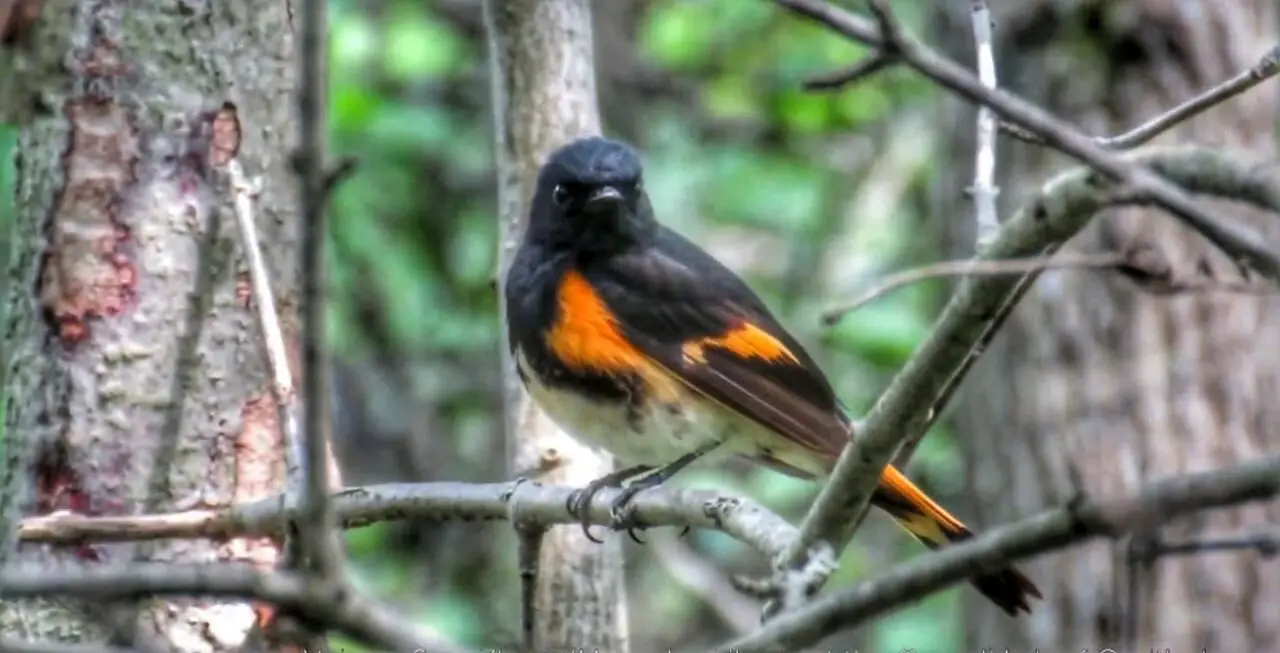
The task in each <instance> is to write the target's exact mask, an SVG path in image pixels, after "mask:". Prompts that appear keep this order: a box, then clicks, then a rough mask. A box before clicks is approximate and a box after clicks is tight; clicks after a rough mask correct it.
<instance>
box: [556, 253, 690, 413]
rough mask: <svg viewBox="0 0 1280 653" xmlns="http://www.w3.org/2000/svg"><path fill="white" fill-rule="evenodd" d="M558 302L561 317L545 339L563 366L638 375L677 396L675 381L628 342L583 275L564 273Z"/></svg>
mask: <svg viewBox="0 0 1280 653" xmlns="http://www.w3.org/2000/svg"><path fill="white" fill-rule="evenodd" d="M557 301H558V302H559V309H560V314H559V317H558V318H557V319H556V321H555V323H554V324H552V325H551V329H550V330H549V331H547V339H546V340H547V347H548V348H549V349H550V350H551V353H552V354H554V355H555V356H556V358H558V359H560V362H561V363H563V364H564V365H565V366H567V367H569V368H571V369H575V370H578V371H581V372H594V373H597V374H618V375H623V374H639V375H640V376H642V377H643V378H644V379H645V380H646V381H647V382H648V383H649V384H650V385H651V386H653V389H654V390H655V391H657V392H658V393H659V395H660V396H663V397H670V396H673V395H674V394H675V392H676V382H675V380H674V379H672V378H671V377H670V376H668V375H667V374H666V373H664V372H663V371H662V370H661V368H660V367H659V366H658V365H657V364H656V363H655V362H654V361H653V360H652V359H650V358H649V357H648V356H646V355H644V353H643V352H641V351H640V350H639V349H637V348H636V347H635V345H632V344H631V342H629V341H628V340H627V338H626V336H624V335H623V334H622V330H621V329H619V328H618V320H617V318H616V317H614V315H613V313H612V312H611V311H610V310H609V308H608V307H607V306H605V304H604V300H602V299H600V295H599V294H598V293H596V291H595V289H594V288H592V287H591V284H590V283H588V282H587V280H586V279H585V278H584V277H583V276H582V274H580V273H578V272H576V271H573V270H570V271H569V272H567V273H565V275H564V278H563V279H562V280H561V281H560V290H559V293H558V296H557Z"/></svg>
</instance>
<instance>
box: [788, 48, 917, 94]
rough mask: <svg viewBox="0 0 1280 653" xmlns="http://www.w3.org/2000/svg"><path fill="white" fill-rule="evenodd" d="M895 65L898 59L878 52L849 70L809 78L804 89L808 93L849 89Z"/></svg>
mask: <svg viewBox="0 0 1280 653" xmlns="http://www.w3.org/2000/svg"><path fill="white" fill-rule="evenodd" d="M894 63H896V59H895V58H894V57H892V56H888V55H885V54H882V53H879V52H877V53H876V54H873V55H871V56H868V57H866V58H865V59H862V60H861V61H858V62H857V63H855V64H853V65H852V66H849V67H848V68H844V69H841V70H837V71H834V72H830V73H822V74H820V75H814V76H812V77H809V78H808V79H806V80H805V81H804V88H805V90H807V91H826V90H835V89H844V88H848V87H849V86H850V85H851V84H854V83H857V82H858V81H860V80H862V79H865V78H867V77H871V76H872V75H875V74H876V73H878V72H880V71H882V70H884V69H886V68H888V67H889V66H892V65H893V64H894Z"/></svg>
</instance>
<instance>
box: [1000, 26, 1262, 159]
mask: <svg viewBox="0 0 1280 653" xmlns="http://www.w3.org/2000/svg"><path fill="white" fill-rule="evenodd" d="M1277 74H1280V45H1276V46H1275V47H1273V48H1271V50H1270V51H1268V52H1267V53H1266V54H1264V55H1262V58H1261V59H1259V60H1258V62H1257V63H1256V64H1254V65H1253V66H1251V67H1249V69H1248V70H1244V71H1241V72H1240V73H1238V74H1237V75H1235V76H1234V77H1232V78H1231V79H1228V80H1227V81H1225V82H1222V83H1221V84H1218V85H1216V86H1214V87H1212V88H1210V89H1208V90H1207V91H1205V92H1203V93H1201V94H1199V95H1197V96H1195V97H1193V98H1191V99H1190V100H1187V101H1186V102H1183V103H1182V104H1179V105H1178V106H1176V107H1174V108H1172V109H1169V110H1168V111H1165V112H1164V113H1161V114H1160V115H1157V116H1155V117H1154V118H1151V119H1150V120H1148V121H1146V122H1144V123H1142V124H1141V125H1138V126H1137V127H1134V128H1133V129H1131V130H1129V131H1127V132H1124V133H1123V134H1118V135H1116V136H1098V137H1095V138H1094V139H1093V142H1094V143H1097V144H1098V145H1099V146H1101V147H1105V148H1108V149H1112V150H1127V149H1131V148H1134V147H1137V146H1139V145H1145V144H1146V143H1148V142H1150V141H1151V140H1152V139H1153V138H1155V137H1157V136H1159V135H1161V134H1163V133H1165V132H1166V131H1169V130H1170V129H1172V128H1173V127H1176V126H1178V125H1180V124H1182V123H1184V122H1186V121H1188V120H1190V119H1192V118H1194V117H1196V116H1198V115H1200V114H1201V113H1204V112H1205V111H1206V110H1208V109H1211V108H1213V107H1215V106H1217V105H1219V104H1222V103H1223V102H1225V101H1227V100H1229V99H1231V98H1233V97H1235V96H1237V95H1240V94H1241V93H1244V92H1245V91H1247V90H1249V89H1251V88H1253V87H1255V86H1257V85H1258V84H1261V83H1262V82H1265V81H1266V80H1268V79H1270V78H1272V77H1275V76H1276V75H1277ZM1000 129H1001V131H1004V132H1005V133H1007V134H1009V135H1010V136H1013V137H1015V138H1017V139H1019V140H1023V141H1027V142H1031V143H1043V142H1044V141H1043V140H1042V139H1041V138H1040V137H1038V136H1036V135H1035V134H1033V133H1030V132H1028V131H1026V130H1025V129H1022V128H1021V127H1018V126H1016V125H1010V124H1008V123H1002V124H1001V125H1000Z"/></svg>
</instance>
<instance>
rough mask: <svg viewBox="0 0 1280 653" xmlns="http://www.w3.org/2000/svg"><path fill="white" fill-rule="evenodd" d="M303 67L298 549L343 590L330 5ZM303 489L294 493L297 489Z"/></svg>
mask: <svg viewBox="0 0 1280 653" xmlns="http://www.w3.org/2000/svg"><path fill="white" fill-rule="evenodd" d="M300 16H301V20H300V29H301V32H302V38H301V39H300V41H299V47H298V59H299V65H300V66H301V69H300V70H299V74H298V128H299V131H300V134H299V145H298V157H297V164H298V166H297V167H298V181H299V184H298V209H299V212H300V213H301V214H302V220H301V221H300V223H301V227H300V228H301V232H302V233H301V238H300V240H301V247H300V248H299V249H300V259H301V260H300V261H299V264H300V265H301V268H302V269H301V273H302V366H301V374H302V410H303V419H302V425H303V428H304V431H303V441H304V447H303V449H304V451H303V453H304V455H305V458H304V459H302V460H303V464H302V476H303V485H302V486H301V489H302V493H301V494H300V495H299V496H300V499H301V502H302V520H301V522H299V524H298V533H297V541H298V543H299V544H300V545H301V548H300V549H299V551H300V552H301V553H303V554H304V555H305V556H306V558H307V559H306V560H305V561H301V560H294V561H293V562H294V563H295V564H305V565H307V566H309V567H310V568H311V570H312V571H313V572H314V573H315V577H314V579H315V580H316V581H317V582H320V583H340V582H342V579H343V575H342V551H341V549H340V547H339V544H338V541H337V538H336V531H337V528H336V523H335V520H334V516H333V510H332V508H331V506H329V478H328V475H329V465H328V459H327V457H326V453H327V452H328V450H329V448H328V442H329V439H330V438H329V428H328V427H329V420H328V416H327V414H326V411H325V407H326V406H328V396H329V395H328V366H327V365H325V358H324V347H325V321H326V319H325V312H324V290H325V279H326V278H328V277H327V275H326V274H325V261H324V239H325V231H326V230H325V208H326V205H327V204H328V202H329V197H328V195H327V193H326V188H327V189H328V190H332V187H333V184H332V182H331V178H336V175H333V176H330V175H326V174H325V170H324V165H325V154H324V130H325V124H324V68H325V65H324V64H325V47H324V38H325V33H326V32H325V18H326V17H325V3H324V1H323V0H305V1H304V2H303V3H302V9H301V14H300ZM297 487H298V486H296V485H295V486H294V488H297Z"/></svg>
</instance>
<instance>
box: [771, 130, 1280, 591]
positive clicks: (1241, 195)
mask: <svg viewBox="0 0 1280 653" xmlns="http://www.w3.org/2000/svg"><path fill="white" fill-rule="evenodd" d="M1178 151H1180V152H1181V154H1179V155H1174V154H1173V153H1174V152H1178ZM1192 152H1195V153H1194V154H1193V153H1192ZM1124 157H1125V163H1126V165H1140V166H1143V167H1146V168H1150V169H1151V170H1152V171H1153V174H1160V175H1162V176H1164V177H1166V178H1168V179H1171V180H1174V181H1176V182H1177V183H1179V184H1182V185H1183V186H1185V187H1186V188H1187V190H1188V191H1189V192H1199V193H1205V194H1208V195H1213V196H1219V197H1230V198H1234V199H1237V200H1240V201H1244V202H1248V203H1252V204H1255V205H1258V206H1262V207H1264V208H1269V209H1271V210H1276V211H1280V188H1277V183H1276V177H1275V175H1273V174H1271V172H1270V171H1269V170H1267V169H1265V168H1262V167H1259V166H1256V165H1253V164H1252V163H1249V162H1242V161H1240V160H1239V158H1238V157H1236V158H1232V157H1231V156H1229V155H1227V154H1225V153H1217V152H1213V151H1209V150H1190V149H1184V150H1167V149H1166V150H1161V149H1152V150H1149V151H1135V152H1133V153H1130V154H1126V155H1124ZM1135 199H1137V200H1140V199H1142V196H1135V195H1132V194H1128V193H1122V194H1116V193H1112V192H1109V191H1108V189H1107V188H1105V187H1100V186H1099V184H1098V183H1097V175H1096V174H1094V173H1093V172H1092V171H1091V170H1089V169H1088V168H1081V169H1076V170H1071V171H1068V172H1066V173H1064V174H1062V175H1060V176H1059V177H1057V178H1055V179H1054V180H1051V181H1050V182H1048V183H1047V184H1046V185H1045V186H1044V187H1043V188H1042V189H1041V191H1040V194H1039V195H1038V196H1036V197H1033V198H1032V199H1031V200H1030V201H1029V202H1028V203H1027V205H1025V206H1024V207H1023V209H1021V210H1020V211H1018V212H1017V213H1016V214H1015V215H1014V216H1013V217H1012V218H1011V219H1010V220H1009V221H1007V222H1006V223H1005V224H1004V226H1003V227H1002V228H1001V232H1000V235H999V236H998V237H997V238H996V240H995V241H993V242H992V244H991V246H990V247H989V248H987V249H986V250H984V252H983V253H982V254H981V255H980V256H979V257H978V258H979V259H982V260H999V259H1018V258H1023V257H1027V256H1036V255H1043V254H1044V253H1045V252H1046V250H1047V249H1048V248H1051V247H1055V246H1057V245H1059V244H1061V243H1062V242H1065V241H1066V240H1067V239H1068V238H1070V237H1071V236H1073V235H1074V234H1075V233H1077V232H1078V231H1079V230H1080V229H1081V228H1083V226H1084V225H1085V224H1086V223H1087V222H1088V221H1089V220H1090V219H1091V218H1092V216H1093V215H1094V214H1096V213H1097V212H1098V211H1100V210H1102V209H1103V208H1105V207H1107V206H1109V205H1110V203H1113V202H1116V201H1120V200H1127V201H1132V200H1135ZM1038 274H1039V272H1038V271H1032V272H1029V273H1027V276H1028V277H1030V278H1031V280H1034V278H1035V277H1036V276H1038ZM1025 283H1028V281H1027V279H1025V278H1024V279H1017V278H1012V279H1011V278H1009V276H1008V275H999V276H985V277H970V278H966V279H965V280H964V282H963V283H961V284H960V286H959V288H958V290H957V291H956V293H955V294H954V295H953V296H952V297H951V299H950V301H949V302H948V303H947V306H946V307H945V308H944V309H943V311H942V314H941V315H940V316H939V317H938V319H937V321H936V322H935V324H934V328H933V329H932V330H931V332H930V334H929V336H928V337H927V338H926V339H925V341H924V342H923V343H921V345H920V346H919V347H918V348H917V350H916V352H915V354H913V355H912V357H911V358H910V359H909V360H908V361H907V363H906V364H905V365H904V366H903V368H902V369H901V370H900V372H899V373H898V375H897V376H895V378H894V379H893V381H892V383H890V385H889V387H888V388H886V389H885V391H884V392H883V393H882V394H881V396H880V398H879V399H878V400H877V401H876V403H875V405H874V407H873V408H872V410H871V412H870V413H868V414H867V415H866V417H865V418H864V419H863V420H862V422H861V423H860V424H859V429H858V430H859V431H860V433H859V435H858V437H857V438H855V439H854V440H853V442H852V443H851V444H850V445H849V446H846V447H845V450H844V452H843V453H842V454H841V456H840V458H839V460H838V461H837V462H836V465H835V469H834V470H833V472H832V474H831V477H830V480H829V481H828V482H827V483H826V484H825V485H824V486H823V488H822V490H821V491H820V492H819V494H818V497H817V498H816V499H815V501H814V503H813V505H812V507H811V508H810V510H809V512H808V514H807V515H806V516H805V520H804V522H803V523H802V524H801V537H800V538H799V539H798V540H797V541H796V542H794V543H793V546H792V548H790V549H788V551H787V552H786V555H785V556H783V557H782V558H781V559H780V560H779V561H778V563H777V566H778V567H779V568H782V569H788V568H794V567H795V566H796V565H801V564H804V562H805V552H806V551H807V549H808V547H810V546H812V543H813V542H817V541H827V542H830V543H831V544H832V546H833V547H834V548H835V549H836V550H841V549H843V547H844V545H845V543H847V542H848V541H849V538H850V537H852V534H853V530H854V528H855V526H856V524H858V523H859V522H860V521H861V519H862V515H864V514H865V512H866V506H867V500H868V499H869V498H870V495H871V492H872V490H873V489H874V487H875V485H876V483H877V481H878V480H879V477H880V472H881V470H883V468H884V465H885V463H887V462H889V460H890V459H892V458H893V457H894V455H895V454H896V452H897V449H898V448H899V447H900V445H901V444H902V443H903V442H905V441H907V440H909V439H912V438H918V437H921V433H922V430H923V428H924V427H925V426H926V425H927V424H928V423H929V421H930V414H929V413H930V411H931V409H933V408H934V407H935V402H936V401H937V398H938V397H939V396H942V394H943V392H944V391H948V390H947V389H948V388H954V387H955V385H956V384H958V383H960V381H961V380H962V379H961V378H960V377H958V376H957V373H958V371H960V370H961V369H967V367H966V366H967V365H970V364H971V363H970V362H969V361H971V359H972V357H973V355H974V347H975V346H976V345H978V344H979V343H980V342H982V340H983V338H985V337H989V334H990V331H989V327H990V326H991V321H992V318H993V316H995V315H996V314H997V313H998V312H999V311H1000V309H1001V307H1002V306H1006V305H1007V302H1008V300H1009V298H1010V296H1011V293H1013V292H1014V291H1015V290H1017V289H1018V287H1019V286H1021V285H1022V284H1025ZM979 353H980V352H979ZM782 607H790V606H786V605H784V606H782Z"/></svg>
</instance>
